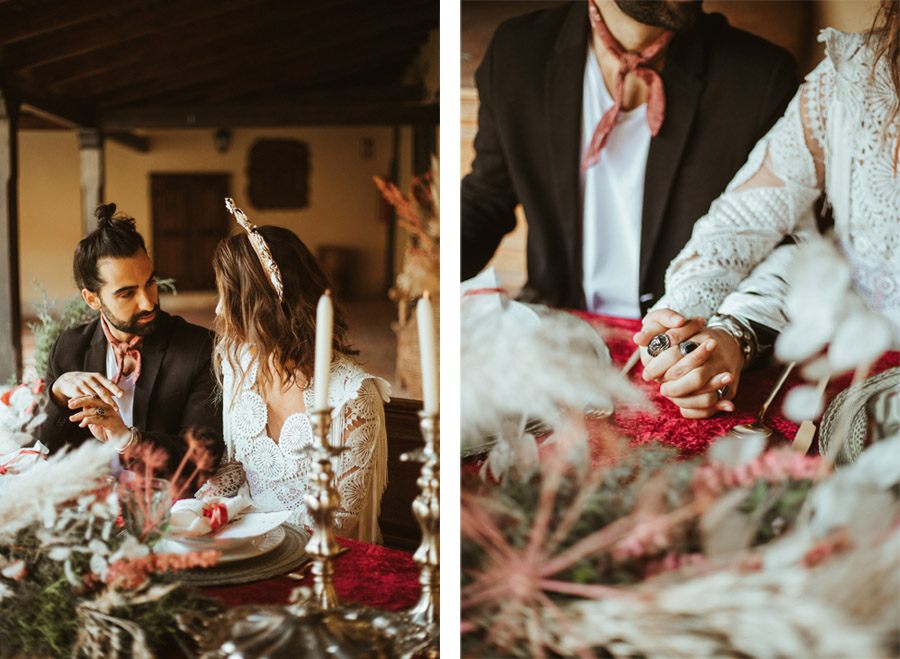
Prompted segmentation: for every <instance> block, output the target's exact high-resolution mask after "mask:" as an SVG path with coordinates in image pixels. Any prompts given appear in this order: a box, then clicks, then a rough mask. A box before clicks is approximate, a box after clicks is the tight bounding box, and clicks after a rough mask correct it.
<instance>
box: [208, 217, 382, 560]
mask: <svg viewBox="0 0 900 659" xmlns="http://www.w3.org/2000/svg"><path fill="white" fill-rule="evenodd" d="M239 213H240V211H239V210H237V211H236V213H235V215H236V217H238V218H239V222H241V223H242V225H244V224H245V222H244V221H242V220H241V219H240V218H244V220H246V218H245V217H244V216H243V214H242V213H240V215H238V214H239ZM245 229H246V230H247V231H246V232H242V233H240V234H237V235H234V236H231V237H230V238H226V239H224V240H223V241H222V242H221V243H219V246H218V248H217V249H216V252H215V256H214V259H213V267H214V269H215V273H216V284H217V288H218V291H219V304H218V306H217V308H216V320H215V325H214V327H215V329H216V336H217V343H216V360H215V366H216V370H217V374H218V376H219V382H220V383H221V387H222V407H223V415H224V417H223V432H224V436H225V445H226V457H225V461H226V462H225V464H224V465H223V467H222V468H220V470H219V471H218V472H217V474H216V476H215V477H214V478H213V479H212V481H211V482H210V484H209V485H207V486H205V487H204V488H203V489H202V490H201V491H200V492H199V493H198V496H200V497H202V496H210V495H220V496H233V495H235V494H236V493H237V492H238V491H239V490H240V489H241V488H245V492H246V491H249V495H250V497H251V498H252V501H253V504H254V506H255V507H256V508H257V509H260V510H265V511H276V510H291V511H293V514H292V515H291V517H290V519H289V521H291V522H293V523H297V524H301V525H307V526H308V525H309V522H308V519H307V515H306V505H305V497H306V484H307V475H308V474H309V471H310V459H309V457H307V456H305V455H303V454H302V453H301V452H300V450H301V449H303V448H304V447H306V446H310V445H311V444H312V443H313V435H312V426H311V425H310V419H309V414H308V413H309V411H310V410H311V409H313V391H314V382H313V370H314V353H315V334H316V328H315V319H316V304H317V302H318V300H319V297H320V296H321V295H322V293H323V292H324V291H325V290H326V288H327V287H328V286H327V281H326V278H325V275H324V274H323V273H322V270H321V269H320V268H319V265H318V263H317V262H316V260H315V258H314V257H313V255H312V254H311V253H310V251H309V250H308V249H307V247H306V246H305V245H304V244H303V243H302V242H301V241H300V239H299V238H297V236H296V235H294V234H293V233H292V232H290V231H288V230H287V229H282V228H280V227H273V226H265V227H258V228H256V227H253V226H252V225H249V224H247V225H245ZM254 234H256V236H254ZM251 239H252V240H251ZM260 239H262V241H263V242H261V243H260V242H259V240H260ZM254 240H255V241H257V245H256V246H254V244H253V241H254ZM260 250H262V252H263V253H265V251H266V250H268V254H266V255H264V256H260V254H259V253H258V252H259V251H260ZM271 262H274V265H271ZM273 271H274V272H275V273H276V274H274V275H273ZM276 278H277V285H273V284H274V282H275V279H276ZM279 288H280V289H281V291H280V292H279V290H278V289H279ZM279 297H282V298H283V300H282V301H279ZM333 351H334V358H333V360H332V364H331V380H330V382H329V387H328V402H329V405H330V406H332V407H333V408H334V412H333V414H332V424H331V437H330V439H331V443H332V445H335V446H346V447H347V450H346V451H344V452H343V453H342V454H341V456H340V457H338V458H336V459H335V474H336V481H337V488H338V491H339V492H340V497H341V507H340V510H339V512H338V513H337V514H336V515H335V527H336V532H337V533H338V535H342V536H345V537H350V538H353V539H357V540H362V541H364V542H380V540H381V534H380V531H379V528H378V514H379V509H380V505H381V495H382V494H383V492H384V489H385V486H386V484H387V437H386V434H385V423H384V403H385V402H386V401H387V400H388V393H389V389H390V387H389V385H388V384H387V383H386V382H385V381H384V380H382V379H380V378H376V377H374V376H372V375H369V374H367V373H366V372H365V371H364V370H363V369H362V368H361V367H360V365H359V364H358V363H357V362H356V361H355V360H354V359H353V356H352V355H353V354H355V353H354V352H353V351H352V350H351V349H350V346H349V344H348V343H347V325H346V323H345V322H344V319H343V317H342V315H341V313H340V310H339V309H338V308H335V311H334V344H333Z"/></svg>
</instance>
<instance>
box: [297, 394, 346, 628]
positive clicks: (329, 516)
mask: <svg viewBox="0 0 900 659" xmlns="http://www.w3.org/2000/svg"><path fill="white" fill-rule="evenodd" d="M310 417H311V421H312V427H313V434H314V435H315V437H316V439H317V440H318V445H317V446H316V448H315V453H314V459H313V465H312V470H311V474H310V479H309V484H308V485H307V495H306V509H307V510H308V511H309V515H310V517H311V518H312V520H313V525H312V528H313V531H312V535H311V536H310V538H309V542H307V543H306V553H308V554H309V555H310V556H311V557H312V575H313V599H314V600H315V601H316V603H317V604H318V605H319V607H320V608H321V609H323V610H326V611H327V610H331V609H336V608H337V607H338V596H337V593H336V592H335V590H334V583H333V577H334V563H333V560H334V558H335V557H336V556H337V555H338V554H340V553H341V546H340V545H339V544H338V543H337V540H335V537H334V525H333V523H332V522H333V518H334V511H335V510H337V509H338V508H339V507H340V505H341V497H340V494H338V492H337V489H336V488H335V487H334V470H333V469H332V468H331V458H332V457H333V456H334V455H339V454H340V453H341V450H342V449H339V448H338V449H335V448H334V447H332V446H331V443H330V442H329V441H328V432H329V430H330V428H331V408H330V407H329V408H325V409H321V410H316V411H314V412H313V413H312V414H311V415H310Z"/></svg>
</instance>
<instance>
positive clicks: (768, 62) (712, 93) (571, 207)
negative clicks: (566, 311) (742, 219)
mask: <svg viewBox="0 0 900 659" xmlns="http://www.w3.org/2000/svg"><path fill="white" fill-rule="evenodd" d="M590 33H591V28H590V23H589V21H588V12H587V6H586V3H584V2H575V3H571V4H567V5H564V6H562V7H559V8H553V9H549V10H544V11H538V12H534V13H531V14H527V15H525V16H520V17H517V18H514V19H512V20H510V21H507V22H505V23H503V24H502V25H501V26H500V27H499V28H498V29H497V32H496V33H495V35H494V37H493V39H492V41H491V44H490V46H489V47H488V50H487V53H486V54H485V57H484V60H483V61H482V62H481V65H480V66H479V67H478V70H477V72H476V75H475V78H476V83H477V86H478V93H479V98H480V108H479V112H478V135H477V136H476V138H475V149H476V157H475V160H474V162H473V164H472V172H471V173H470V174H469V175H468V176H466V177H465V178H464V179H463V181H462V195H461V196H462V198H461V234H462V235H461V250H462V264H461V265H462V277H463V279H466V278H469V277H471V276H473V275H475V274H477V273H478V271H479V270H481V269H482V268H483V267H484V266H485V264H486V263H487V262H488V261H489V260H490V258H491V256H492V255H493V254H494V251H495V250H496V248H497V245H498V244H499V242H500V240H501V239H502V238H503V236H504V235H505V234H506V233H508V232H509V231H512V230H513V229H514V228H515V222H516V221H515V215H514V209H515V206H516V204H518V203H522V204H523V206H524V209H525V215H526V216H527V218H528V281H527V283H526V285H525V288H524V289H523V291H522V294H521V297H522V298H523V299H525V300H528V301H535V302H542V303H544V304H549V305H551V306H555V307H570V308H578V309H583V308H584V306H585V298H584V291H583V287H582V233H583V232H582V209H581V193H580V183H579V180H580V179H579V172H580V169H579V168H580V160H581V153H580V151H581V108H582V96H583V92H582V84H583V78H584V67H585V61H586V58H587V52H588V50H587V49H588V47H589V43H590V38H591V37H590ZM662 79H663V82H664V84H665V92H666V117H665V121H664V123H663V125H662V128H661V130H660V132H659V134H658V135H657V136H656V137H655V138H653V139H652V141H651V142H650V151H649V154H648V156H647V169H646V179H645V183H644V203H643V217H642V227H641V252H640V286H639V291H640V294H641V305H642V309H643V311H644V312H646V310H647V308H648V307H649V306H650V305H651V304H652V303H653V301H654V300H656V299H657V298H659V297H660V296H661V295H662V293H663V292H664V282H663V280H664V275H665V270H666V267H667V266H668V264H669V262H670V261H671V260H672V259H673V258H674V257H675V256H676V255H677V254H678V252H679V250H680V249H681V248H682V247H683V246H684V244H685V243H686V242H687V240H688V238H689V237H690V234H691V228H692V226H693V224H694V222H695V221H696V220H697V219H699V218H700V217H702V216H703V215H704V214H705V213H706V212H707V210H708V209H709V205H710V204H711V203H712V201H713V200H714V199H715V198H716V197H718V196H719V194H720V193H721V192H722V191H723V190H724V189H725V186H726V185H727V184H728V182H729V181H730V180H731V178H732V177H733V176H734V174H735V173H736V172H737V170H738V169H739V168H740V166H741V165H743V164H744V162H745V161H746V158H747V155H748V153H749V152H750V149H751V148H752V147H753V146H754V145H755V144H756V142H757V141H758V140H759V139H760V138H761V137H762V136H763V135H764V134H765V133H766V132H767V131H768V129H769V128H770V127H771V126H772V124H773V123H774V122H775V120H776V119H777V118H778V117H780V116H781V114H782V113H783V112H784V109H785V107H786V105H787V103H788V101H789V100H790V98H791V96H792V95H793V94H794V92H795V91H796V88H797V78H796V64H795V62H794V59H793V58H792V57H791V55H790V54H789V53H788V52H787V51H785V50H783V49H781V48H779V47H777V46H774V45H772V44H770V43H769V42H767V41H764V40H763V39H760V38H758V37H755V36H753V35H751V34H748V33H747V32H743V31H741V30H737V29H735V28H733V27H731V26H730V25H729V24H728V22H727V21H726V20H725V18H724V17H723V16H721V15H718V14H703V15H701V17H700V18H699V19H698V21H697V24H696V25H695V26H694V27H693V28H691V29H690V30H687V31H685V32H681V33H679V34H677V35H676V36H675V38H674V39H673V40H672V42H671V44H670V46H669V49H668V51H667V53H666V62H665V67H664V69H663V71H662ZM597 221H598V222H603V221H604V218H597Z"/></svg>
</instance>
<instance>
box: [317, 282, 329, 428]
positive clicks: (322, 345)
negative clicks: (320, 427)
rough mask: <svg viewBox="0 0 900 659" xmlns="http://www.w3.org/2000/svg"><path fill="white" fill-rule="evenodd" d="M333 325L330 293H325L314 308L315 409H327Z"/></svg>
mask: <svg viewBox="0 0 900 659" xmlns="http://www.w3.org/2000/svg"><path fill="white" fill-rule="evenodd" d="M333 325H334V307H333V306H332V304H331V291H325V293H324V294H323V295H322V297H320V298H319V306H318V307H317V308H316V370H315V374H314V378H313V379H314V381H315V387H316V391H315V394H316V409H317V410H323V409H325V408H326V407H328V378H329V376H330V375H331V337H332V331H333Z"/></svg>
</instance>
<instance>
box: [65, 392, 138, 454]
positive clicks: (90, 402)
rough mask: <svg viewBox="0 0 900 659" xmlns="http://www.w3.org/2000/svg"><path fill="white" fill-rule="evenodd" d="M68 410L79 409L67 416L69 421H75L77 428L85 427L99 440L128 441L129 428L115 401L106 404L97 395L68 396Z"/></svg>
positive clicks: (118, 442)
mask: <svg viewBox="0 0 900 659" xmlns="http://www.w3.org/2000/svg"><path fill="white" fill-rule="evenodd" d="M68 407H69V409H70V410H76V409H79V408H80V409H81V411H80V412H76V413H75V414H73V415H71V416H70V417H69V421H71V422H73V423H77V424H78V427H79V428H85V427H87V428H88V430H90V431H91V434H92V435H93V436H94V437H96V438H97V439H99V440H100V441H101V442H108V441H113V442H115V443H117V444H120V443H124V442H126V441H128V439H129V438H130V436H131V429H130V428H129V427H128V426H126V425H125V422H124V421H122V417H121V416H120V415H119V407H118V405H116V404H115V403H113V405H112V406H110V405H108V404H107V403H106V402H105V401H104V400H101V399H100V398H98V397H97V396H80V397H78V398H70V399H69V403H68Z"/></svg>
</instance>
